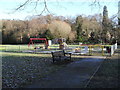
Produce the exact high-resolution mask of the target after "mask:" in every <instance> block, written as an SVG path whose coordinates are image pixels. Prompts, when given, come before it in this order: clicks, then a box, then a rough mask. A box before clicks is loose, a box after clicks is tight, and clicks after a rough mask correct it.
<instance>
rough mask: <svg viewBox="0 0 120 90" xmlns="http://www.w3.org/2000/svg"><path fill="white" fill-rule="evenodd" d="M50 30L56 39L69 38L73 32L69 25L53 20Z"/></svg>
mask: <svg viewBox="0 0 120 90" xmlns="http://www.w3.org/2000/svg"><path fill="white" fill-rule="evenodd" d="M48 28H49V30H50V31H51V33H52V34H53V36H55V37H56V38H68V36H69V34H70V32H71V26H70V25H69V24H68V23H66V22H63V21H58V20H53V21H52V22H51V23H50V24H49V26H48Z"/></svg>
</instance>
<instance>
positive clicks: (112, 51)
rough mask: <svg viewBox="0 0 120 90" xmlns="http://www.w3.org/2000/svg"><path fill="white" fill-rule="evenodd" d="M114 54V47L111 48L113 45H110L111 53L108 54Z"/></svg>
mask: <svg viewBox="0 0 120 90" xmlns="http://www.w3.org/2000/svg"><path fill="white" fill-rule="evenodd" d="M113 54H114V49H113V45H112V46H111V53H110V55H111V56H112V55H113Z"/></svg>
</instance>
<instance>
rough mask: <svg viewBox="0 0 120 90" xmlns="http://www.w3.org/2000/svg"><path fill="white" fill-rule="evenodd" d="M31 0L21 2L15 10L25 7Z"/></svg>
mask: <svg viewBox="0 0 120 90" xmlns="http://www.w3.org/2000/svg"><path fill="white" fill-rule="evenodd" d="M30 1H31V0H27V1H26V2H25V3H23V4H21V5H20V6H19V7H18V8H16V9H15V10H16V11H17V10H19V9H21V8H22V7H24V6H25V5H27V4H28V3H29V2H30Z"/></svg>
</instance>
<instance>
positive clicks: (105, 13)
mask: <svg viewBox="0 0 120 90" xmlns="http://www.w3.org/2000/svg"><path fill="white" fill-rule="evenodd" d="M102 29H103V30H102V38H103V42H105V43H107V37H106V35H107V32H108V30H109V19H108V11H107V6H104V8H103V21H102Z"/></svg>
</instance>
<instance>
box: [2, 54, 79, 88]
mask: <svg viewBox="0 0 120 90" xmlns="http://www.w3.org/2000/svg"><path fill="white" fill-rule="evenodd" d="M74 60H79V58H78V59H77V58H76V59H74ZM68 63H69V62H63V63H59V64H53V63H52V58H51V54H33V53H32V54H31V53H12V52H2V87H3V88H21V87H24V86H26V85H29V84H32V83H33V82H34V81H35V80H37V81H38V80H41V79H42V78H45V77H46V76H47V75H49V74H50V73H53V72H56V71H58V70H60V69H61V68H64V67H65V66H66V64H68Z"/></svg>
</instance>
